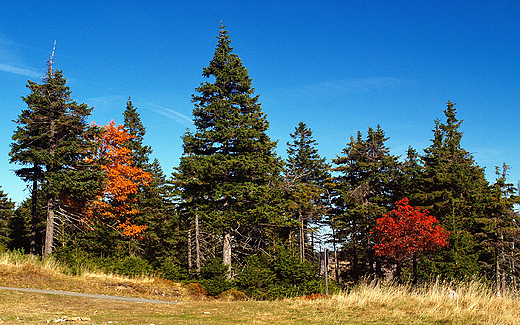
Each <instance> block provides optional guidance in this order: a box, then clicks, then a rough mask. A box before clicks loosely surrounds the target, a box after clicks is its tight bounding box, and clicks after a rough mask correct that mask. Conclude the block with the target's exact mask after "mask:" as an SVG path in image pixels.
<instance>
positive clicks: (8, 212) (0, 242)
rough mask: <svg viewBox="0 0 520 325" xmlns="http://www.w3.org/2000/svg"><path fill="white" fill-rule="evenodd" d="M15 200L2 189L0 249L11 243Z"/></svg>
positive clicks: (0, 194)
mask: <svg viewBox="0 0 520 325" xmlns="http://www.w3.org/2000/svg"><path fill="white" fill-rule="evenodd" d="M13 214H14V202H13V201H11V200H10V199H9V198H8V197H7V194H5V193H4V191H2V190H1V189H0V249H1V248H7V247H8V244H9V233H10V232H9V222H10V221H11V219H12V218H13Z"/></svg>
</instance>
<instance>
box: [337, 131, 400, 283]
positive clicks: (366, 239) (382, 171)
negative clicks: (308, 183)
mask: <svg viewBox="0 0 520 325" xmlns="http://www.w3.org/2000/svg"><path fill="white" fill-rule="evenodd" d="M387 139H388V138H386V137H385V133H384V131H383V130H382V129H381V127H379V126H378V127H377V129H376V130H374V129H372V128H369V129H368V134H367V138H366V140H365V139H363V136H362V134H361V132H358V134H357V137H356V138H354V137H351V138H350V142H349V143H348V144H347V146H346V148H345V149H344V150H343V152H342V153H343V155H342V156H338V157H337V158H336V159H332V162H333V163H334V164H335V165H336V167H334V168H332V171H333V172H336V173H337V176H334V177H332V181H331V182H330V183H329V185H328V186H329V188H330V190H331V192H332V205H333V208H332V211H331V214H332V216H331V224H332V227H333V228H334V229H335V231H336V232H337V235H338V236H339V238H341V239H343V240H344V241H345V243H344V247H345V249H346V253H347V254H348V256H349V258H350V259H351V260H352V269H351V275H352V277H353V278H354V279H358V278H359V277H360V276H361V275H363V274H374V273H376V274H378V276H380V275H381V262H380V260H379V259H378V258H376V256H375V252H374V250H373V248H372V246H373V244H374V242H373V238H372V236H371V234H370V230H371V229H372V228H373V227H374V226H375V225H376V220H377V218H380V217H382V216H383V215H384V214H385V213H387V212H388V211H389V207H390V206H391V205H392V204H393V202H395V201H397V199H396V197H395V196H396V193H397V191H396V186H397V184H396V181H397V180H398V178H399V163H398V161H397V157H395V156H393V155H391V154H390V150H389V149H388V148H387V147H386V146H385V141H386V140H387ZM374 263H375V269H374Z"/></svg>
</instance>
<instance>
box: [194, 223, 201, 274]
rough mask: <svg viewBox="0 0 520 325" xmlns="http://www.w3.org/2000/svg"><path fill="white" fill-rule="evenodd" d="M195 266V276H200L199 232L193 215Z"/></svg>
mask: <svg viewBox="0 0 520 325" xmlns="http://www.w3.org/2000/svg"><path fill="white" fill-rule="evenodd" d="M195 266H196V267H197V274H200V270H201V268H200V231H199V216H198V215H195Z"/></svg>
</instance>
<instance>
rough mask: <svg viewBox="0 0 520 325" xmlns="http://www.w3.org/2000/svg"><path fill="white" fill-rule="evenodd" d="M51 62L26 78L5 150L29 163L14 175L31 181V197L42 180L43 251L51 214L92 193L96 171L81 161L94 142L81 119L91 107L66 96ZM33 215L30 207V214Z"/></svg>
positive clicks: (50, 234)
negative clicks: (36, 78) (39, 78)
mask: <svg viewBox="0 0 520 325" xmlns="http://www.w3.org/2000/svg"><path fill="white" fill-rule="evenodd" d="M52 66H53V62H52V58H51V60H50V61H49V64H48V67H47V71H46V76H45V78H44V79H43V83H42V84H38V83H36V82H32V81H28V85H27V87H28V88H29V89H30V90H31V93H30V94H29V95H28V96H26V97H23V100H24V101H25V102H26V104H27V106H28V108H27V109H26V110H23V111H22V114H20V116H19V118H18V120H16V123H17V124H18V127H17V130H16V131H15V133H14V135H13V140H14V142H13V143H12V144H11V152H10V156H11V160H10V161H11V163H18V164H20V165H22V166H30V167H23V168H21V169H19V170H18V172H17V174H18V176H20V177H21V178H22V179H24V180H26V181H33V184H34V185H33V198H36V197H37V195H35V193H34V191H35V190H36V189H37V188H38V186H36V182H37V181H40V182H42V189H43V191H44V193H45V202H46V206H47V221H46V235H45V250H44V255H45V256H47V255H49V254H51V253H52V251H53V245H54V233H55V230H54V225H55V223H56V221H57V220H56V218H57V216H56V213H58V212H59V213H60V218H67V217H68V216H70V212H71V209H68V208H69V207H70V206H72V205H74V202H84V201H86V200H87V198H89V197H92V196H93V195H94V193H95V191H96V190H97V189H98V188H99V186H100V176H101V175H100V173H99V172H98V171H96V170H95V168H92V166H90V165H89V164H88V163H87V162H86V158H87V157H88V156H90V154H91V153H92V151H93V148H94V147H95V144H94V141H93V137H94V134H95V132H96V129H95V128H91V127H89V125H88V124H86V117H87V116H89V115H90V112H91V110H92V109H91V108H89V107H88V106H87V105H86V104H77V103H76V102H75V101H73V100H72V99H71V92H70V90H69V87H68V86H66V80H65V78H64V77H63V73H62V71H53V67H52ZM36 203H37V202H36V200H34V199H33V204H36ZM34 214H35V211H34V209H33V219H34V218H35V217H34ZM33 224H34V222H33Z"/></svg>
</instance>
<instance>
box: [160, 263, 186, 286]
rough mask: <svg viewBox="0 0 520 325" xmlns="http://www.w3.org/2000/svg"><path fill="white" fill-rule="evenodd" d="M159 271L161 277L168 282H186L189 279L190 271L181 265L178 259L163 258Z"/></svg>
mask: <svg viewBox="0 0 520 325" xmlns="http://www.w3.org/2000/svg"><path fill="white" fill-rule="evenodd" d="M158 271H159V272H160V274H161V277H163V278H164V279H167V280H172V281H185V280H187V279H188V270H187V269H186V267H184V265H180V264H179V262H178V261H177V259H176V258H163V259H162V260H161V261H160V266H159V267H158Z"/></svg>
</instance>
